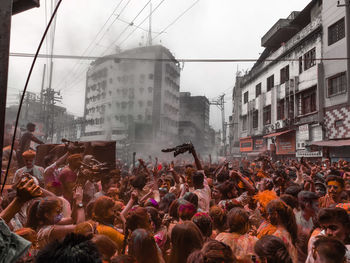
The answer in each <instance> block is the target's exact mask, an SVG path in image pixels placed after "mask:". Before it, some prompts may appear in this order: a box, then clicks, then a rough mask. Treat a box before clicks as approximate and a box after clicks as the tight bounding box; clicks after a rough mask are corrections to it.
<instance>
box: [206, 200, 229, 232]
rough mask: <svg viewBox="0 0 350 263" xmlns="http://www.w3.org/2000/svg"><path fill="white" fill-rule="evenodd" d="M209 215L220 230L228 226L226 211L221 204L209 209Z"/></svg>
mask: <svg viewBox="0 0 350 263" xmlns="http://www.w3.org/2000/svg"><path fill="white" fill-rule="evenodd" d="M209 215H210V217H211V219H212V220H213V227H214V228H215V229H218V230H220V231H224V230H225V228H226V212H225V210H224V209H222V208H221V207H219V206H212V207H210V210H209Z"/></svg>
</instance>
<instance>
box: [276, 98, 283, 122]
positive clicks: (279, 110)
mask: <svg viewBox="0 0 350 263" xmlns="http://www.w3.org/2000/svg"><path fill="white" fill-rule="evenodd" d="M283 119H284V100H280V101H279V102H278V103H277V120H283Z"/></svg>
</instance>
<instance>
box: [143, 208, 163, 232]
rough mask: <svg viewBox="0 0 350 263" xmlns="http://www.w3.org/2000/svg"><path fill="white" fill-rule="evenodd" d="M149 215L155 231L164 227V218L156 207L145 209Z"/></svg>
mask: <svg viewBox="0 0 350 263" xmlns="http://www.w3.org/2000/svg"><path fill="white" fill-rule="evenodd" d="M145 209H146V210H147V213H148V214H149V215H150V216H151V220H152V222H153V224H154V226H155V230H158V229H159V228H160V227H161V226H162V218H161V216H160V214H159V212H158V210H157V209H156V208H154V207H151V206H147V207H145Z"/></svg>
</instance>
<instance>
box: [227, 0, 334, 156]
mask: <svg viewBox="0 0 350 263" xmlns="http://www.w3.org/2000/svg"><path fill="white" fill-rule="evenodd" d="M323 2H327V4H326V6H324V5H323V4H322V0H313V1H311V2H310V3H309V4H308V5H307V6H306V7H305V8H304V9H303V10H302V11H301V12H292V13H291V14H290V16H288V17H287V18H286V19H280V20H279V21H277V22H276V24H275V25H274V26H273V27H272V28H271V29H270V30H269V31H268V32H267V33H266V34H265V35H264V36H263V37H262V39H261V44H262V46H263V47H265V50H264V52H263V53H262V55H261V56H260V58H259V60H258V61H257V63H256V64H255V65H254V66H253V68H252V69H251V70H250V72H249V73H248V74H246V75H244V76H242V77H238V78H237V81H236V86H235V88H234V94H233V97H234V107H233V108H234V112H233V116H234V123H237V124H236V126H234V129H235V132H237V133H238V136H235V137H234V142H233V143H234V145H237V143H238V140H239V146H240V152H241V153H242V154H243V155H248V156H249V155H252V156H254V155H257V154H258V153H260V152H262V151H265V150H270V151H271V155H273V156H275V157H276V158H283V157H303V156H304V157H322V155H323V152H322V150H320V149H316V150H315V149H313V151H311V150H310V148H309V147H307V146H308V145H311V144H313V143H314V142H319V141H322V140H323V139H324V138H325V132H324V131H325V126H324V115H323V108H324V103H327V100H329V98H328V95H327V94H325V92H324V90H325V87H328V86H329V81H328V82H327V79H328V77H329V76H328V75H327V74H328V73H326V72H329V71H327V67H328V66H327V65H328V63H334V64H335V63H338V62H336V61H329V62H327V64H325V61H322V60H318V59H319V58H322V56H323V53H324V50H326V49H325V48H324V46H325V45H326V43H325V32H324V31H327V30H325V28H327V24H325V21H327V20H325V19H324V16H326V14H325V11H324V10H325V9H326V8H327V6H328V3H329V2H332V4H333V5H335V6H336V1H323ZM340 18H341V17H339V19H340ZM327 23H328V22H327ZM329 24H330V22H329ZM329 55H331V54H329ZM331 75H333V74H331ZM326 82H327V83H326ZM339 83H341V82H339ZM237 111H238V112H239V113H237ZM235 132H234V133H235Z"/></svg>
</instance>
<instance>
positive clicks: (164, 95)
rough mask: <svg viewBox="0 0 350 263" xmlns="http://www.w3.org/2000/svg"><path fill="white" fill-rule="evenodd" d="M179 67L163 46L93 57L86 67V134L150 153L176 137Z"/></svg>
mask: <svg viewBox="0 0 350 263" xmlns="http://www.w3.org/2000/svg"><path fill="white" fill-rule="evenodd" d="M179 83H180V67H179V63H178V61H177V60H176V59H175V58H174V56H173V55H172V54H171V52H170V51H169V50H168V49H166V48H165V47H163V46H146V47H140V48H135V49H131V50H126V51H124V52H121V53H119V54H115V55H109V56H105V57H102V58H99V59H97V60H96V61H95V62H93V63H92V64H91V67H90V68H89V70H88V72H87V83H86V91H85V110H84V118H85V127H84V131H83V133H84V136H83V139H84V140H115V141H117V152H119V154H121V153H122V152H125V151H130V152H131V151H136V152H138V153H144V154H146V153H147V154H152V152H159V150H160V148H161V147H167V146H173V145H174V144H176V143H177V137H178V127H179V126H178V125H179V124H178V123H179V89H180V86H179V85H180V84H179Z"/></svg>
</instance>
